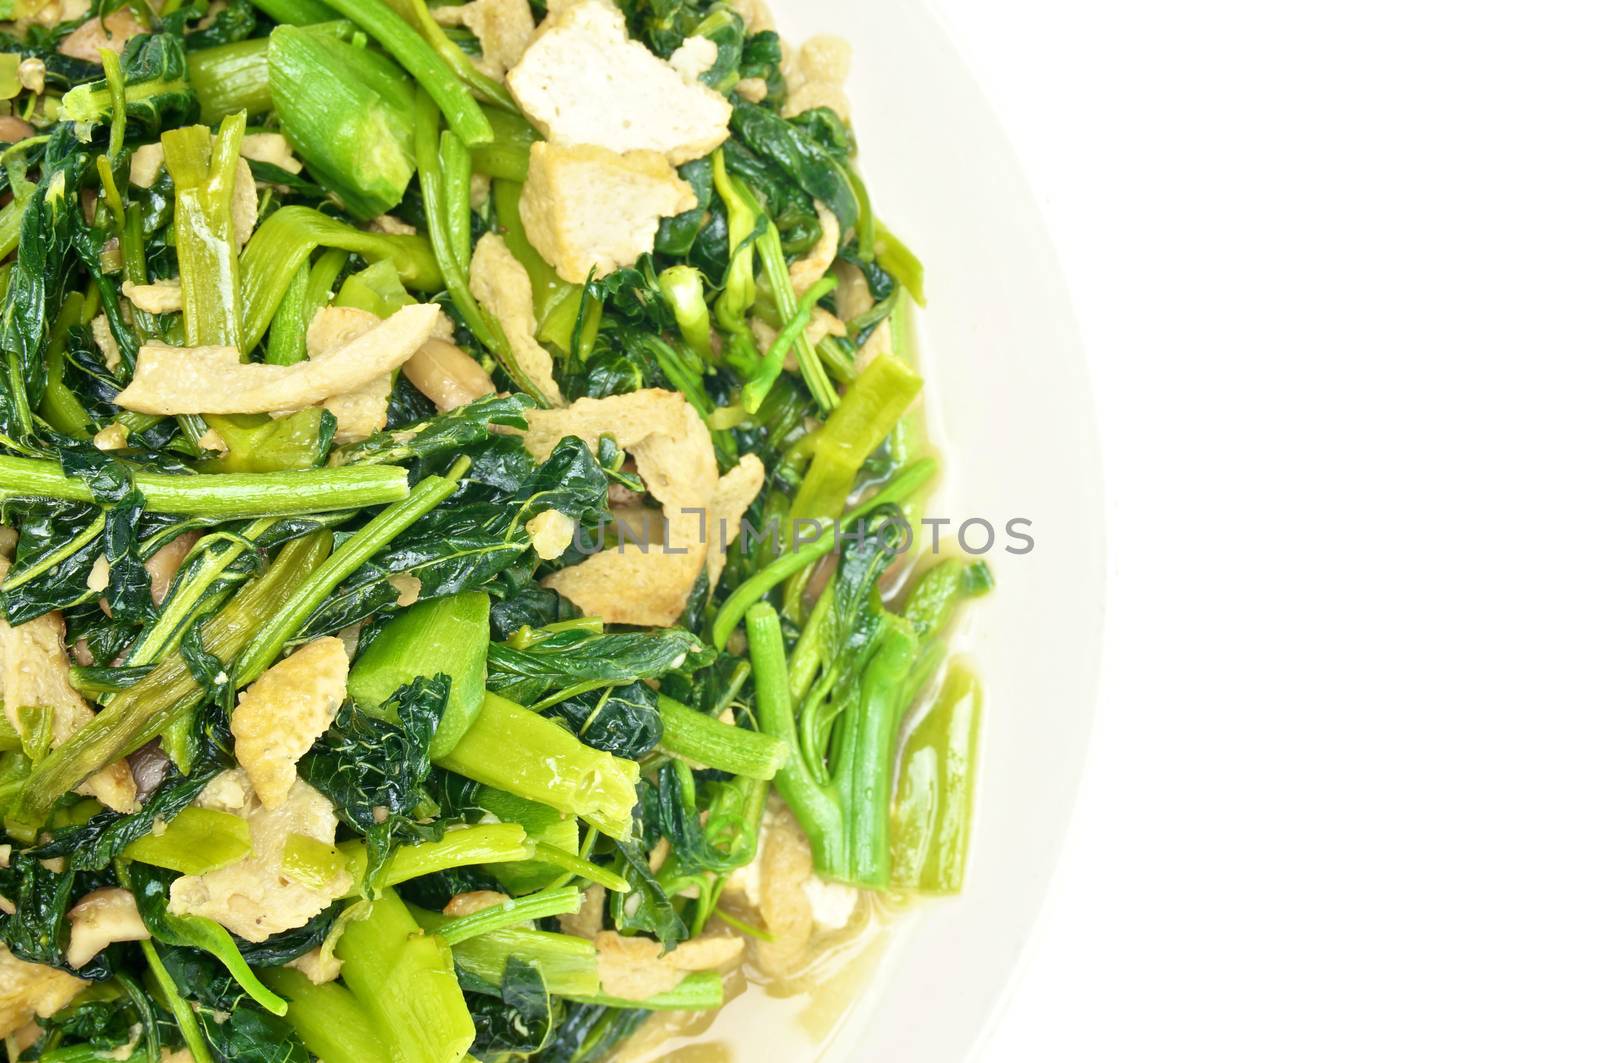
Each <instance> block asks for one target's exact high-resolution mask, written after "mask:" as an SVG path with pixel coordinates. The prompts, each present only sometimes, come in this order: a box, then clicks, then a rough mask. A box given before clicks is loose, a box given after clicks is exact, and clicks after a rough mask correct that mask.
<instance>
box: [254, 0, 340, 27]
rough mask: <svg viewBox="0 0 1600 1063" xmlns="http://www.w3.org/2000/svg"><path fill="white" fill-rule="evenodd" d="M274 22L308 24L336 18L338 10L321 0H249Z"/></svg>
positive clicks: (296, 24)
mask: <svg viewBox="0 0 1600 1063" xmlns="http://www.w3.org/2000/svg"><path fill="white" fill-rule="evenodd" d="M250 3H251V4H252V5H253V6H254V7H256V8H257V9H259V10H260V11H262V12H263V13H265V14H266V15H267V17H268V18H270V19H272V21H274V22H278V23H282V24H283V25H286V26H309V25H311V24H312V23H314V22H327V21H329V20H330V19H335V18H338V17H339V15H338V12H336V11H334V10H333V8H331V7H329V6H328V5H326V4H324V3H322V2H321V0H250Z"/></svg>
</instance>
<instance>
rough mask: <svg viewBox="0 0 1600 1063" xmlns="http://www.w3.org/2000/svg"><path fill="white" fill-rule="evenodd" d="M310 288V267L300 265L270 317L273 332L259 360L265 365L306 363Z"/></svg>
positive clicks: (304, 264)
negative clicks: (265, 350) (275, 310)
mask: <svg viewBox="0 0 1600 1063" xmlns="http://www.w3.org/2000/svg"><path fill="white" fill-rule="evenodd" d="M310 288H311V264H310V263H309V262H302V263H300V268H299V269H297V270H295V271H294V280H292V281H290V282H289V289H288V291H286V292H284V293H283V302H281V303H279V304H278V310H277V313H275V314H273V315H272V331H270V332H268V333H267V354H266V357H265V358H263V359H262V361H264V362H266V363H267V364H268V365H294V364H295V363H296V362H303V361H305V360H306V324H307V320H308V316H309V311H308V308H307V306H306V303H307V298H306V296H307V295H308V293H309V291H310Z"/></svg>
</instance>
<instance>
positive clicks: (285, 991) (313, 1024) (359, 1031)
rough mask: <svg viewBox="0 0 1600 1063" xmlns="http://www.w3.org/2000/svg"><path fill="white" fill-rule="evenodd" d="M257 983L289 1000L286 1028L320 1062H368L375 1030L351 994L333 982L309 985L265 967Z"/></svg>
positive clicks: (289, 972)
mask: <svg viewBox="0 0 1600 1063" xmlns="http://www.w3.org/2000/svg"><path fill="white" fill-rule="evenodd" d="M261 980H262V981H264V982H266V983H267V985H268V986H270V987H271V988H272V990H273V991H274V992H275V993H277V994H278V995H279V996H281V997H284V998H285V999H286V1000H288V1001H289V1011H288V1014H287V1015H286V1016H285V1017H286V1018H287V1019H288V1020H289V1025H290V1026H293V1027H294V1032H295V1033H297V1034H299V1035H300V1040H301V1041H303V1042H304V1043H305V1046H306V1047H307V1048H309V1049H311V1051H312V1052H313V1053H315V1054H316V1057H317V1058H318V1059H320V1060H322V1061H323V1063H371V1060H372V1051H373V1046H374V1045H375V1044H377V1043H378V1030H377V1027H376V1026H375V1025H374V1024H373V1022H372V1018H371V1017H370V1016H369V1015H368V1014H367V1012H366V1010H365V1009H364V1008H363V1007H362V1006H361V1002H360V1001H358V1000H357V999H356V997H355V994H354V993H352V992H350V990H348V989H346V988H345V987H344V986H342V985H340V984H339V983H337V982H328V983H326V984H324V985H312V984H311V980H310V979H309V978H307V977H306V976H305V975H303V974H301V973H300V972H299V971H296V970H291V969H290V968H288V967H269V968H267V969H266V970H264V971H262V972H261Z"/></svg>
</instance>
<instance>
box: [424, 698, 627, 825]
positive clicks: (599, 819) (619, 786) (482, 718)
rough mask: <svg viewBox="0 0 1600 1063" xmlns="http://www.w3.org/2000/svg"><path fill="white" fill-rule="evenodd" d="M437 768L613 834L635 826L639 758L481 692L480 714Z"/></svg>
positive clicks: (514, 704)
mask: <svg viewBox="0 0 1600 1063" xmlns="http://www.w3.org/2000/svg"><path fill="white" fill-rule="evenodd" d="M438 764H439V766H440V767H442V768H445V769H447V770H449V771H453V772H455V773H456V774H457V775H465V776H466V777H467V778H469V779H476V780H477V781H478V782H481V783H483V784H485V785H487V786H492V787H494V788H495V789H497V790H504V791H506V792H507V793H510V794H515V795H516V796H518V797H523V798H527V799H528V800H529V801H538V802H541V803H543V804H547V805H549V806H551V807H552V808H556V809H560V810H561V811H562V812H564V813H566V814H567V815H570V816H580V817H582V818H583V819H585V820H587V821H588V822H590V823H592V824H594V826H595V827H597V828H598V829H599V830H600V831H601V832H602V833H604V834H607V835H609V836H610V837H613V838H626V837H627V836H628V833H629V832H630V831H631V830H632V829H633V802H634V799H635V793H634V786H635V785H636V784H637V783H638V781H639V765H637V764H635V763H634V762H633V761H631V760H624V759H622V758H621V757H614V756H612V755H611V754H610V753H606V752H603V751H601V750H598V749H592V748H590V747H589V746H586V745H584V744H583V743H582V742H580V741H578V739H577V738H575V737H573V735H572V732H570V731H568V730H567V729H566V728H564V727H562V726H561V725H560V724H558V723H556V722H555V721H554V720H549V719H546V718H545V717H543V716H540V715H539V714H538V713H535V712H530V711H529V710H527V709H525V708H523V707H522V706H521V705H518V704H517V703H516V702H514V701H508V700H507V699H505V698H503V697H501V696H499V695H498V694H493V693H491V694H487V695H485V696H484V699H483V709H482V711H481V712H479V713H478V719H477V720H476V721H475V722H474V723H473V725H472V727H471V728H469V729H468V731H467V733H466V734H464V735H462V737H461V740H460V741H459V742H457V743H456V747H455V748H454V749H453V750H451V751H450V755H449V756H446V757H442V758H440V759H439V760H438Z"/></svg>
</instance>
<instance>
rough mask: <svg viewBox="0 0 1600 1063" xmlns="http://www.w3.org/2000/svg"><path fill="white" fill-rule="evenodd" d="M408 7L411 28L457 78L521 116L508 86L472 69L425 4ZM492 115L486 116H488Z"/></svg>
mask: <svg viewBox="0 0 1600 1063" xmlns="http://www.w3.org/2000/svg"><path fill="white" fill-rule="evenodd" d="M408 6H409V8H410V12H409V14H410V19H409V21H410V22H411V25H412V26H413V27H414V28H416V29H417V30H418V31H420V32H421V33H422V36H423V38H424V39H426V40H427V42H428V43H429V44H430V45H432V46H433V50H434V51H435V52H437V53H439V58H440V59H443V60H444V61H445V63H446V65H448V66H449V67H450V70H451V71H452V72H453V73H454V74H455V75H456V77H458V78H460V79H461V80H462V81H464V82H466V84H467V86H468V87H469V88H471V89H472V91H473V92H476V93H477V94H478V95H479V96H481V97H482V98H483V99H485V100H487V101H488V102H490V103H492V104H494V105H495V106H496V107H498V108H500V109H501V111H502V112H510V113H512V114H516V113H518V112H517V101H516V100H514V99H512V98H511V94H510V93H509V92H507V91H506V87H505V85H503V84H502V83H501V82H500V81H498V80H497V79H495V78H492V77H490V76H489V75H487V74H485V73H484V72H483V71H481V70H479V69H478V68H477V67H475V66H473V65H472V60H471V59H469V58H467V54H466V53H465V52H463V51H462V50H461V48H460V47H459V46H458V45H457V44H456V42H455V41H452V40H451V39H450V38H449V37H447V36H445V32H444V31H443V30H442V29H440V28H439V24H438V23H437V22H435V21H434V19H433V14H432V12H430V11H429V10H428V5H427V2H426V0H408ZM402 11H404V9H403V8H402ZM493 113H494V112H492V111H488V112H485V116H486V117H487V116H488V115H490V114H493ZM490 124H491V125H492V124H493V119H490ZM523 161H524V162H526V161H527V155H526V154H524V155H523Z"/></svg>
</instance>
